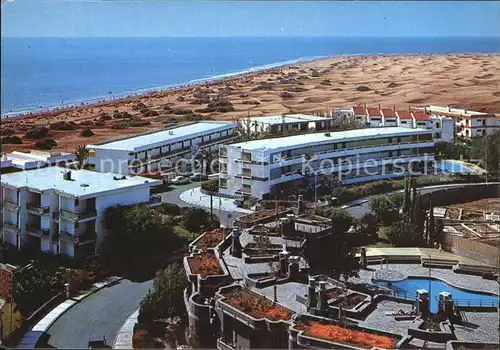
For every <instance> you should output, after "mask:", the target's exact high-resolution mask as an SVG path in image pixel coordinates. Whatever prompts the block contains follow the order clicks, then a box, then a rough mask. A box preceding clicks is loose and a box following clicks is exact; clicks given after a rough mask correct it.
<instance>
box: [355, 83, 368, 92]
mask: <svg viewBox="0 0 500 350" xmlns="http://www.w3.org/2000/svg"><path fill="white" fill-rule="evenodd" d="M356 90H358V91H361V92H365V91H370V90H371V89H370V88H369V87H368V86H364V85H361V86H358V87H357V88H356Z"/></svg>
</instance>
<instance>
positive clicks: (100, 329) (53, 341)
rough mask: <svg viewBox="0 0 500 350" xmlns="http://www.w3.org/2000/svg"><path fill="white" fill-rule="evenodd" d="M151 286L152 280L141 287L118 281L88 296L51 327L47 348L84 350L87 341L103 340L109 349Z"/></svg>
mask: <svg viewBox="0 0 500 350" xmlns="http://www.w3.org/2000/svg"><path fill="white" fill-rule="evenodd" d="M152 286H153V281H152V280H150V281H146V282H140V283H136V282H132V281H129V280H121V281H120V282H119V283H117V284H115V285H112V286H110V287H106V288H103V289H101V290H100V291H98V292H97V293H94V294H91V295H90V296H88V297H87V298H85V299H83V300H82V301H81V302H79V303H77V304H76V305H75V306H73V307H72V308H71V309H69V310H68V311H66V312H65V313H64V314H63V315H62V316H61V317H60V318H59V319H57V321H56V322H54V323H53V324H52V326H50V328H49V329H48V330H47V334H48V335H49V336H50V338H49V339H48V346H49V347H55V348H63V349H69V348H72V349H87V348H88V346H87V342H88V341H89V339H91V338H101V339H102V337H103V336H105V337H106V341H107V343H108V345H113V342H114V340H115V338H116V334H117V333H118V331H119V330H120V327H121V326H122V324H123V322H124V321H125V320H126V319H127V318H128V317H129V316H130V314H132V313H133V312H134V311H135V310H136V309H137V307H138V305H139V303H140V301H141V300H142V298H143V297H144V296H145V295H146V294H147V292H148V290H149V289H150V288H152Z"/></svg>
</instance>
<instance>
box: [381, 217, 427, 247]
mask: <svg viewBox="0 0 500 350" xmlns="http://www.w3.org/2000/svg"><path fill="white" fill-rule="evenodd" d="M384 230H385V233H386V236H387V239H389V241H391V243H392V244H393V245H394V246H396V247H416V246H420V245H422V239H423V237H422V234H423V232H422V229H421V228H419V227H418V226H417V225H415V224H414V223H412V221H411V219H410V218H409V217H408V216H404V217H403V220H401V221H396V222H393V223H392V224H391V225H390V226H388V227H386V228H385V229H384Z"/></svg>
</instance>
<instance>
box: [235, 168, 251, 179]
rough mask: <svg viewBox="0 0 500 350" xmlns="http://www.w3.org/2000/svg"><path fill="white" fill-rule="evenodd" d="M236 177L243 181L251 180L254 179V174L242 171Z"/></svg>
mask: <svg viewBox="0 0 500 350" xmlns="http://www.w3.org/2000/svg"><path fill="white" fill-rule="evenodd" d="M235 177H239V178H242V179H251V178H252V172H251V171H245V170H243V171H240V172H238V173H237V174H236V175H235Z"/></svg>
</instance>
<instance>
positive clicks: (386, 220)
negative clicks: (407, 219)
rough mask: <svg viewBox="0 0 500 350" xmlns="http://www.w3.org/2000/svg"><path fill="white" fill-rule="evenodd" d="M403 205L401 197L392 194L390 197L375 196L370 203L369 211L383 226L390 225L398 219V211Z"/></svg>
mask: <svg viewBox="0 0 500 350" xmlns="http://www.w3.org/2000/svg"><path fill="white" fill-rule="evenodd" d="M402 204H403V195H402V194H401V193H394V194H392V195H381V196H375V197H373V198H372V199H371V201H370V209H371V211H372V212H373V213H374V214H375V216H376V218H377V220H378V221H379V222H381V223H383V224H384V225H390V224H391V223H392V222H393V221H395V220H397V219H398V217H399V210H400V209H401V206H402Z"/></svg>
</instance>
